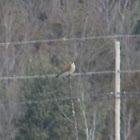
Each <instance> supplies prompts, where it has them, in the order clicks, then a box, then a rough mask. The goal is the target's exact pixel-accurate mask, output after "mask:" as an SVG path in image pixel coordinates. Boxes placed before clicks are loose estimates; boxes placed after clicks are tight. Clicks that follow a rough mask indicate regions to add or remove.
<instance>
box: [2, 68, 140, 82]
mask: <svg viewBox="0 0 140 140" xmlns="http://www.w3.org/2000/svg"><path fill="white" fill-rule="evenodd" d="M110 73H115V71H97V72H83V73H73V74H72V75H71V76H84V75H93V74H110ZM120 73H140V70H122V71H120ZM46 76H47V77H55V76H56V74H50V75H33V76H9V77H0V80H16V79H39V78H46ZM62 76H66V74H63V75H62Z"/></svg>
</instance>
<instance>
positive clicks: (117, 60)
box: [115, 40, 121, 140]
mask: <svg viewBox="0 0 140 140" xmlns="http://www.w3.org/2000/svg"><path fill="white" fill-rule="evenodd" d="M115 49H116V58H115V140H121V134H120V129H121V121H120V117H121V115H120V112H121V105H120V103H121V100H120V62H121V61H120V42H119V41H116V40H115Z"/></svg>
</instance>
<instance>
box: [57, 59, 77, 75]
mask: <svg viewBox="0 0 140 140" xmlns="http://www.w3.org/2000/svg"><path fill="white" fill-rule="evenodd" d="M74 71H75V63H74V61H73V62H69V63H68V64H67V65H66V66H65V67H64V68H63V70H62V71H61V72H60V73H59V74H57V75H56V77H59V76H60V75H62V74H64V73H65V74H68V75H69V76H70V75H71V74H72V73H73V72H74Z"/></svg>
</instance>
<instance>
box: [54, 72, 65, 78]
mask: <svg viewBox="0 0 140 140" xmlns="http://www.w3.org/2000/svg"><path fill="white" fill-rule="evenodd" d="M63 73H64V72H61V73H59V74H57V75H56V76H55V77H56V78H57V77H59V76H60V75H61V74H63Z"/></svg>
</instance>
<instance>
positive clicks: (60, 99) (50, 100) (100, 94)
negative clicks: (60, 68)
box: [0, 91, 140, 105]
mask: <svg viewBox="0 0 140 140" xmlns="http://www.w3.org/2000/svg"><path fill="white" fill-rule="evenodd" d="M120 94H121V95H140V92H130V91H123V92H120ZM114 95H115V92H106V93H96V94H93V95H92V94H91V96H90V98H91V97H92V98H93V97H101V96H112V97H114ZM81 98H82V97H81V96H74V97H65V98H57V101H61V102H62V101H69V100H71V99H74V100H77V101H79V100H80V99H81ZM85 98H89V96H85ZM48 102H55V99H44V100H30V101H25V102H9V103H1V104H0V105H6V104H10V105H11V104H20V105H26V104H28V105H31V104H42V103H48Z"/></svg>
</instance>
